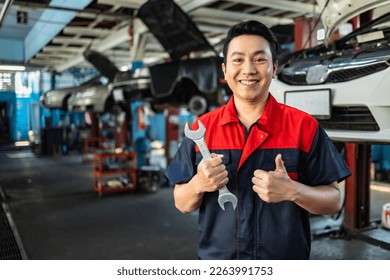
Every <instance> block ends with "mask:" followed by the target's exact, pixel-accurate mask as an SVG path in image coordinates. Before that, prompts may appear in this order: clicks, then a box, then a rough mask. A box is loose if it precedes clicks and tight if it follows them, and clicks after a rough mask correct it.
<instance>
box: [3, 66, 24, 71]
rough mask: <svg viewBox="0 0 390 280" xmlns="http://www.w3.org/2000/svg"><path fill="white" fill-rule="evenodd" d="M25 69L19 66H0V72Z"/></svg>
mask: <svg viewBox="0 0 390 280" xmlns="http://www.w3.org/2000/svg"><path fill="white" fill-rule="evenodd" d="M25 70H26V67H24V66H21V65H0V71H25Z"/></svg>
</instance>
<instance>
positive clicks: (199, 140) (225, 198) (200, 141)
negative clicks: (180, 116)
mask: <svg viewBox="0 0 390 280" xmlns="http://www.w3.org/2000/svg"><path fill="white" fill-rule="evenodd" d="M198 125H199V128H198V129H197V130H191V129H190V128H189V127H188V123H186V125H185V127H184V134H185V136H187V137H188V138H190V139H191V140H193V141H194V142H195V143H196V144H197V145H198V148H199V151H200V153H201V154H202V156H203V159H204V160H209V159H211V154H210V151H209V148H208V147H207V145H206V142H205V141H204V135H205V133H206V128H205V127H204V125H203V123H202V122H201V121H200V120H198ZM218 192H219V195H218V203H219V206H220V207H221V208H222V210H223V211H225V203H226V202H231V203H232V205H233V209H236V207H237V197H236V196H235V195H234V194H232V193H231V192H230V191H229V190H228V188H227V187H226V186H223V187H222V188H221V189H219V190H218Z"/></svg>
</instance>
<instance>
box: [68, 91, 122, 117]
mask: <svg viewBox="0 0 390 280" xmlns="http://www.w3.org/2000/svg"><path fill="white" fill-rule="evenodd" d="M113 103H114V99H113V98H112V95H111V92H110V91H109V89H108V84H105V85H104V84H102V85H97V86H92V87H89V88H86V89H84V90H81V91H78V92H75V93H73V94H72V95H71V96H70V98H69V100H68V110H69V111H72V112H94V113H105V112H107V111H109V110H110V107H111V106H112V105H113Z"/></svg>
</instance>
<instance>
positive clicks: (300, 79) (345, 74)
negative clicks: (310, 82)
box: [278, 62, 389, 85]
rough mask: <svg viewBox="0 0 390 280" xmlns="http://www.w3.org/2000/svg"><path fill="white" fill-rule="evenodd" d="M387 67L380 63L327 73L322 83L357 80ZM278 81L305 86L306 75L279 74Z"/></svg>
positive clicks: (386, 64) (387, 65)
mask: <svg viewBox="0 0 390 280" xmlns="http://www.w3.org/2000/svg"><path fill="white" fill-rule="evenodd" d="M388 67H389V64H388V63H386V62H381V63H377V64H371V65H367V66H363V67H356V68H345V69H341V70H337V71H332V72H330V73H329V76H328V77H327V79H326V80H325V82H324V83H340V82H345V81H350V80H353V79H357V78H360V77H363V76H368V75H370V74H374V73H376V72H380V71H383V70H385V69H386V68H388ZM278 78H279V80H281V81H283V82H285V83H287V84H290V85H307V82H306V74H297V75H286V74H283V73H282V74H280V75H279V77H278Z"/></svg>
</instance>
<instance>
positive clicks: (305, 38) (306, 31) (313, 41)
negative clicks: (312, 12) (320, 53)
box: [294, 17, 317, 51]
mask: <svg viewBox="0 0 390 280" xmlns="http://www.w3.org/2000/svg"><path fill="white" fill-rule="evenodd" d="M310 34H311V36H310ZM294 44H295V50H296V51H299V50H301V49H307V48H310V47H314V46H316V45H317V29H316V28H315V22H314V20H313V19H308V18H304V17H299V18H297V19H295V21H294Z"/></svg>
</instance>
